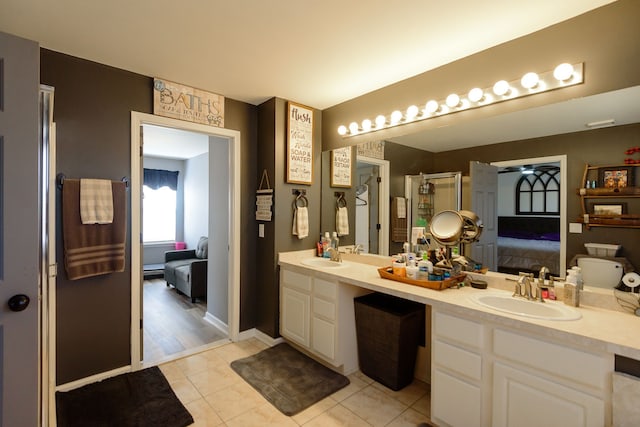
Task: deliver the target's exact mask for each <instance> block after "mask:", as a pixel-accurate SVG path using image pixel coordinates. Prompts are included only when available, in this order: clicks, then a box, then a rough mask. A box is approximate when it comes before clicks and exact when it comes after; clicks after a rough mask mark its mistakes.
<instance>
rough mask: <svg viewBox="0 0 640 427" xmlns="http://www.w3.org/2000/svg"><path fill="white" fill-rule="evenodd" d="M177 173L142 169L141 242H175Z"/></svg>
mask: <svg viewBox="0 0 640 427" xmlns="http://www.w3.org/2000/svg"><path fill="white" fill-rule="evenodd" d="M177 190H178V172H177V171H167V170H162V169H146V168H145V169H144V179H143V187H142V241H143V242H144V243H150V242H165V241H175V240H176V208H177V206H176V200H177Z"/></svg>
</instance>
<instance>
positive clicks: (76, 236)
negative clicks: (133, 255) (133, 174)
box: [62, 179, 127, 280]
mask: <svg viewBox="0 0 640 427" xmlns="http://www.w3.org/2000/svg"><path fill="white" fill-rule="evenodd" d="M112 191H113V222H112V223H111V224H82V220H81V219H80V180H78V179H65V180H64V186H63V189H62V233H63V241H64V265H65V269H66V271H67V276H68V277H69V279H70V280H76V279H82V278H85V277H92V276H98V275H101V274H107V273H113V272H122V271H124V255H125V242H126V234H127V230H126V229H127V199H126V188H125V184H124V183H123V182H113V183H112Z"/></svg>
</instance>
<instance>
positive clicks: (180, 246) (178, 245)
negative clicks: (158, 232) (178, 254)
mask: <svg viewBox="0 0 640 427" xmlns="http://www.w3.org/2000/svg"><path fill="white" fill-rule="evenodd" d="M181 249H187V244H186V243H185V242H176V250H177V251H179V250H181Z"/></svg>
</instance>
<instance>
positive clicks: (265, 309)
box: [253, 98, 322, 337]
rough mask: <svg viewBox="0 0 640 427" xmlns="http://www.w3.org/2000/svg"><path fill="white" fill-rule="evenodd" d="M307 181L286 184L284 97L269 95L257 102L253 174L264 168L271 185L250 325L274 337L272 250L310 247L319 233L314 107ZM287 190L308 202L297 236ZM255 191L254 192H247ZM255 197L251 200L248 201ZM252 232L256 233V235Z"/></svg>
mask: <svg viewBox="0 0 640 427" xmlns="http://www.w3.org/2000/svg"><path fill="white" fill-rule="evenodd" d="M313 118H314V122H315V123H314V129H313V138H314V146H313V184H312V185H310V186H309V185H302V184H288V183H286V148H287V138H286V131H287V101H286V100H284V99H281V98H271V99H270V100H268V101H266V102H264V103H262V104H260V105H259V106H258V123H259V127H258V167H257V170H258V173H259V175H261V174H262V170H263V169H266V170H267V172H268V173H269V179H270V181H271V187H272V188H273V189H274V197H273V203H274V204H273V207H272V212H273V217H272V221H270V222H264V225H265V237H264V238H258V239H257V244H256V248H257V254H256V267H257V280H258V281H259V283H258V284H257V286H256V305H257V307H256V315H257V320H256V327H257V328H258V329H259V330H260V331H262V332H264V333H265V334H267V335H269V336H271V337H278V336H279V335H280V332H279V329H280V328H279V325H278V323H279V313H280V296H279V295H280V287H279V278H278V274H279V270H278V266H277V262H278V256H277V255H278V252H287V251H296V250H302V249H311V248H313V247H314V245H315V243H314V242H315V241H316V240H317V239H318V236H319V233H320V205H321V199H320V189H321V183H320V179H321V169H322V168H321V155H320V154H321V149H322V138H321V136H322V135H321V129H322V116H321V114H320V111H318V110H314V116H313ZM293 189H304V190H306V193H307V195H306V197H307V199H308V200H309V236H308V237H307V238H304V239H298V238H297V237H296V236H293V235H292V234H291V226H292V221H293V210H292V203H293V200H294V197H295V196H294V195H292V194H291V191H292V190H293ZM253 194H254V195H255V192H254V193H253ZM254 201H255V199H254ZM256 235H257V234H256Z"/></svg>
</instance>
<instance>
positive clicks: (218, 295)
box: [207, 136, 252, 324]
mask: <svg viewBox="0 0 640 427" xmlns="http://www.w3.org/2000/svg"><path fill="white" fill-rule="evenodd" d="M209 162H210V171H211V174H210V175H209V189H210V190H209V194H210V199H209V209H210V211H211V217H210V218H209V277H208V288H207V312H209V313H210V314H212V315H213V316H214V317H215V318H217V319H218V320H220V321H222V322H223V323H226V324H228V322H229V321H228V318H229V307H228V301H229V282H228V277H229V240H230V237H229V232H230V229H229V211H230V197H229V179H230V178H229V176H230V172H231V169H230V167H229V140H228V139H226V138H220V137H214V136H211V137H209ZM214 254H215V256H214ZM247 261H249V262H251V261H252V260H247Z"/></svg>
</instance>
